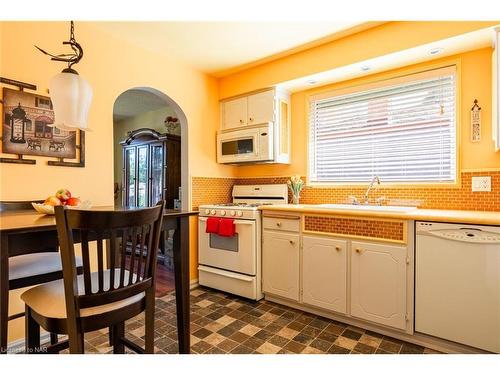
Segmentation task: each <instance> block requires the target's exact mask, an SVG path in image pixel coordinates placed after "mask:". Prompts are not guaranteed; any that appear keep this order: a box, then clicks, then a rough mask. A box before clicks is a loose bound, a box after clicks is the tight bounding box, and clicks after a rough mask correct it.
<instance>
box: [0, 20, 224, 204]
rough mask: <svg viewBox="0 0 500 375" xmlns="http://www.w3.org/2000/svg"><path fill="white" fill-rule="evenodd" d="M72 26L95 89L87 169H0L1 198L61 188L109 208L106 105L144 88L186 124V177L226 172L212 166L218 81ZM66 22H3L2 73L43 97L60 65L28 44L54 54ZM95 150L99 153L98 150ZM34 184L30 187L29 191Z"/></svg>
mask: <svg viewBox="0 0 500 375" xmlns="http://www.w3.org/2000/svg"><path fill="white" fill-rule="evenodd" d="M92 24H93V23H92V22H77V23H76V37H77V40H78V41H79V42H80V43H81V44H82V45H83V48H84V50H85V56H84V58H83V60H82V61H81V63H80V64H78V65H77V66H76V69H77V70H78V72H79V73H80V74H81V75H82V76H83V77H85V78H86V79H87V80H88V81H89V82H90V84H91V86H92V88H93V90H94V98H93V101H92V107H91V110H90V115H89V125H90V127H91V128H92V129H93V131H92V132H87V134H86V142H87V144H86V150H87V152H86V167H85V168H64V167H49V166H47V165H46V161H47V160H48V159H47V158H43V157H37V158H35V159H37V164H36V165H34V166H29V165H14V164H12V165H9V164H0V172H1V183H0V199H33V198H40V197H44V196H46V195H49V194H52V193H53V192H54V190H55V189H57V188H58V187H61V186H65V187H68V188H69V189H70V190H72V191H74V193H75V194H78V195H80V196H82V197H83V198H85V199H91V200H92V201H93V203H94V204H96V205H103V204H112V203H113V118H112V115H113V104H114V102H115V99H116V98H117V97H118V95H120V94H121V93H122V92H123V91H125V90H127V89H130V88H132V87H138V86H149V87H153V88H156V89H158V90H160V91H162V92H164V93H165V94H167V95H168V96H169V97H171V98H172V99H173V100H174V101H175V102H177V104H179V106H180V107H181V108H182V109H183V111H184V113H185V114H186V117H187V120H188V124H189V125H188V133H189V135H188V137H189V138H188V139H189V156H190V157H189V163H190V165H189V167H190V173H191V174H193V175H199V174H201V175H209V176H220V175H227V174H231V170H232V168H231V167H227V166H221V165H219V164H217V163H216V161H215V141H213V142H206V140H207V139H215V130H216V129H217V127H218V105H217V98H218V92H217V82H216V80H215V79H214V78H212V77H209V76H207V75H204V74H202V73H200V72H198V71H196V70H193V69H191V68H188V67H186V66H185V65H181V64H179V63H177V62H175V60H172V59H168V58H166V57H162V56H161V55H159V54H154V53H151V52H149V51H146V50H143V49H141V48H140V47H138V46H136V45H131V44H127V43H126V42H124V41H122V40H119V39H116V38H113V37H111V36H109V35H108V34H105V33H104V32H102V31H100V30H99V29H97V28H95V26H93V25H92ZM67 34H68V23H67V22H3V32H2V41H1V43H2V44H1V45H2V49H1V53H2V54H1V61H2V65H1V66H2V72H1V74H2V76H6V77H9V78H13V79H17V80H21V81H25V82H31V83H34V84H36V85H37V86H38V92H39V93H41V94H45V95H46V94H47V91H46V90H47V85H48V81H49V79H50V78H51V77H52V76H53V75H55V74H56V73H58V72H59V71H60V70H61V69H62V68H63V67H64V65H63V64H61V63H55V62H51V61H50V60H49V58H48V57H47V56H44V55H42V54H41V53H40V52H37V51H36V50H35V48H34V47H33V44H37V45H39V46H42V47H43V48H44V49H47V50H49V51H55V52H60V51H62V50H63V48H64V47H63V46H62V45H61V44H60V43H61V41H62V40H65V39H66V38H67ZM97 150H99V152H98V151H97ZM33 182H35V183H36V186H37V188H36V189H33Z"/></svg>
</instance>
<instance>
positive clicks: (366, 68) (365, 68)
mask: <svg viewBox="0 0 500 375" xmlns="http://www.w3.org/2000/svg"><path fill="white" fill-rule="evenodd" d="M370 69H371V68H370V67H369V66H368V65H363V66H362V67H361V70H362V71H363V72H366V71H368V70H370Z"/></svg>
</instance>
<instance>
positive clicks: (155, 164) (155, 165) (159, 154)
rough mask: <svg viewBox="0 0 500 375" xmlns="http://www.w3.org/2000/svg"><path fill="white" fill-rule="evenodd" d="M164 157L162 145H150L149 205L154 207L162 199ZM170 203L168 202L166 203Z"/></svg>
mask: <svg viewBox="0 0 500 375" xmlns="http://www.w3.org/2000/svg"><path fill="white" fill-rule="evenodd" d="M163 159H164V155H163V143H153V144H151V145H150V165H151V166H150V168H151V169H150V174H151V178H150V181H151V186H150V192H149V193H150V195H149V196H150V198H149V205H150V206H154V205H155V204H156V203H158V201H160V200H162V199H163V181H164V162H163ZM168 203H170V202H168Z"/></svg>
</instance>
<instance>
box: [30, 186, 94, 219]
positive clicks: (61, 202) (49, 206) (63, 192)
mask: <svg viewBox="0 0 500 375" xmlns="http://www.w3.org/2000/svg"><path fill="white" fill-rule="evenodd" d="M31 205H32V206H33V208H34V209H35V210H36V211H37V212H38V213H41V214H45V215H54V207H55V206H66V207H68V208H79V209H87V208H90V207H91V206H92V205H91V203H90V201H83V202H82V200H81V199H80V198H78V197H73V196H71V193H70V191H69V190H68V189H59V190H57V191H56V193H55V195H51V196H50V197H48V198H47V199H45V201H44V202H43V203H34V202H33V203H31Z"/></svg>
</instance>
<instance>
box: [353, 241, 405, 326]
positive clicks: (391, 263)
mask: <svg viewBox="0 0 500 375" xmlns="http://www.w3.org/2000/svg"><path fill="white" fill-rule="evenodd" d="M406 284H407V248H406V247H404V246H395V245H386V244H376V243H369V242H355V241H352V243H351V315H352V316H355V317H358V318H361V319H365V320H369V321H371V322H375V323H379V324H383V325H386V326H390V327H394V328H398V329H405V328H406V313H407V311H406V303H407V302H406V290H407V286H406Z"/></svg>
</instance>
